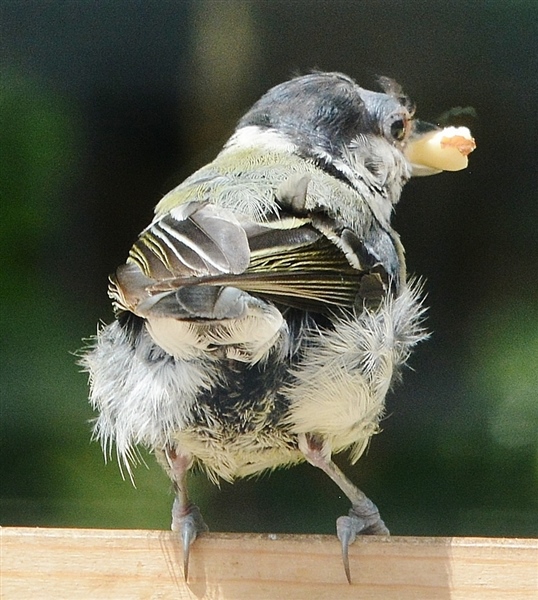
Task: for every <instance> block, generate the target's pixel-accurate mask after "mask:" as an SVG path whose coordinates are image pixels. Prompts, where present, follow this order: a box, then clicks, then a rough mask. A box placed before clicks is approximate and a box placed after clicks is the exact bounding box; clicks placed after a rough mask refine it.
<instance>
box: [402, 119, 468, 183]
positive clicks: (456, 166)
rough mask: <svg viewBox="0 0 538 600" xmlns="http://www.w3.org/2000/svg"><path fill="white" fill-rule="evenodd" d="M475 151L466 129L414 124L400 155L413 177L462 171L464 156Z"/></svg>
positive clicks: (421, 123)
mask: <svg viewBox="0 0 538 600" xmlns="http://www.w3.org/2000/svg"><path fill="white" fill-rule="evenodd" d="M475 148H476V143H475V141H474V138H473V137H472V136H471V132H470V131H469V129H468V128H467V127H445V128H444V129H443V128H441V127H437V126H436V125H430V124H429V123H425V122H422V121H415V122H414V128H413V132H412V133H411V137H410V139H409V142H408V143H407V145H406V147H405V150H404V154H405V157H406V158H407V160H408V161H409V164H410V165H411V169H412V175H413V177H420V176H424V175H435V174H436V173H440V172H441V171H461V169H465V168H466V167H467V164H468V159H467V156H468V155H469V154H470V153H471V152H472V151H473V150H474V149H475Z"/></svg>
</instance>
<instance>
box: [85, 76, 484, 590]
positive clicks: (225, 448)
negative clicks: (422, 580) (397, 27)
mask: <svg viewBox="0 0 538 600" xmlns="http://www.w3.org/2000/svg"><path fill="white" fill-rule="evenodd" d="M380 84H381V87H382V90H383V91H382V92H373V91H369V90H366V89H363V88H361V87H359V86H358V85H357V84H356V83H355V82H354V81H353V80H352V79H351V78H349V77H347V76H345V75H343V74H340V73H324V72H321V73H312V74H308V75H305V76H300V77H296V78H294V79H291V80H290V81H287V82H285V83H282V84H280V85H277V86H276V87H274V88H272V89H271V90H269V91H268V92H267V93H266V94H265V95H264V96H263V97H262V98H261V99H260V100H259V101H258V102H257V103H256V104H254V106H253V107H252V108H251V109H250V110H249V111H248V112H247V113H246V114H245V116H244V117H243V118H242V119H241V120H240V121H239V123H238V125H237V128H236V129H235V132H234V133H233V135H232V136H231V138H230V139H229V140H228V141H227V143H226V144H225V146H224V148H223V149H222V151H221V152H220V153H219V154H218V156H217V157H216V158H215V160H214V161H213V162H211V163H210V164H208V165H206V166H205V167H203V168H201V169H200V170H198V171H197V172H195V173H194V174H193V175H191V176H190V177H188V178H187V179H186V180H185V181H184V182H183V183H181V184H180V185H179V186H178V187H176V188H175V189H173V190H172V191H171V192H170V193H168V194H167V195H166V196H165V197H164V198H163V199H162V200H161V201H160V202H159V203H158V205H157V207H156V210H155V218H154V219H153V221H152V223H151V224H150V225H149V227H147V228H146V229H145V230H144V231H143V232H142V233H141V234H140V236H139V237H138V239H137V240H136V242H135V243H134V245H133V246H132V248H131V250H130V252H129V256H128V258H127V261H126V263H125V264H124V265H122V266H120V267H119V268H118V269H117V271H116V273H115V274H114V275H113V276H112V277H111V280H110V286H109V295H110V297H111V298H112V300H113V304H114V309H115V314H116V319H115V321H114V322H113V323H111V324H109V325H106V326H103V327H102V328H100V330H99V331H98V334H97V336H96V337H95V339H94V340H93V342H92V344H91V347H90V348H88V349H86V351H85V354H84V357H83V359H82V364H83V365H84V367H85V369H87V371H88V372H89V374H90V388H91V392H90V402H91V404H92V406H93V407H94V408H95V409H96V410H97V411H98V417H97V419H96V421H95V425H94V434H95V437H96V438H98V439H99V440H100V441H101V443H102V445H103V448H104V451H105V452H106V453H107V454H108V453H110V451H111V447H112V446H113V445H114V446H115V448H116V451H117V454H118V456H119V458H120V460H121V461H122V462H123V463H124V464H125V465H126V467H127V469H130V465H131V463H132V461H133V459H135V457H136V448H137V446H139V445H141V446H145V447H147V448H149V449H150V450H152V451H153V452H154V453H155V454H156V456H157V458H158V460H159V461H160V463H161V464H162V465H163V466H164V468H165V469H166V472H167V473H168V475H169V476H170V478H171V480H172V482H173V485H174V489H175V495H176V496H175V501H174V505H173V508H172V529H173V530H174V531H177V532H178V534H179V536H180V538H181V540H182V546H183V553H184V574H185V578H187V575H188V565H189V551H190V547H191V544H192V543H193V541H194V540H195V539H196V537H197V535H198V534H199V533H201V532H204V531H206V530H207V527H206V525H205V523H204V521H203V519H202V516H201V514H200V511H199V510H198V508H197V506H196V505H195V504H194V503H193V502H192V501H191V500H190V498H189V495H188V492H187V483H186V476H187V472H188V471H189V469H190V468H191V467H192V466H193V465H198V466H200V467H201V468H202V469H204V470H205V471H206V473H207V474H208V476H209V478H210V479H211V480H213V481H218V480H219V479H220V478H222V479H224V480H226V481H232V480H234V479H235V478H239V477H245V476H250V475H254V474H257V473H260V472H261V471H264V470H267V469H274V468H276V467H280V466H288V465H293V464H295V463H299V462H301V461H305V460H306V461H307V462H309V463H310V464H312V465H314V466H315V467H318V468H319V469H321V470H322V471H324V472H325V473H326V474H327V475H328V476H329V477H330V478H331V479H332V480H333V481H334V482H335V483H336V485H337V486H338V487H339V488H340V489H341V490H342V492H343V493H344V494H345V495H346V496H347V497H348V498H349V500H350V502H351V508H350V510H349V514H348V515H346V516H342V517H340V518H339V519H338V520H337V534H338V537H339V539H340V540H341V545H342V554H343V561H344V567H345V572H346V575H347V578H348V580H350V571H349V559H348V546H349V544H350V543H351V542H352V541H353V540H354V539H355V536H356V535H357V534H382V535H385V534H388V529H387V527H386V526H385V524H384V522H383V521H382V519H381V517H380V515H379V511H378V509H377V508H376V506H375V504H374V503H373V502H372V501H371V500H369V499H368V498H367V496H366V495H365V494H364V493H363V492H362V491H361V490H360V489H359V488H357V487H356V486H355V485H354V484H353V483H352V482H351V481H350V480H349V479H348V478H347V477H346V476H345V475H344V474H343V473H342V472H341V471H340V469H339V468H338V467H337V466H336V465H335V463H334V462H333V460H332V455H333V454H334V453H338V452H341V451H343V450H346V449H347V450H349V452H350V458H351V462H352V463H354V462H355V461H357V460H358V458H359V457H360V456H361V454H362V453H363V451H364V449H365V448H366V445H367V443H368V440H369V439H370V437H371V436H372V434H374V433H376V431H377V430H378V423H379V420H380V418H381V417H382V416H383V410H384V403H385V396H386V394H387V391H388V390H389V389H390V387H391V385H392V384H393V382H394V380H395V379H396V378H397V377H398V373H399V372H400V369H401V367H402V365H403V364H404V363H405V362H406V360H407V358H408V356H409V354H410V352H411V350H412V348H413V347H414V346H415V345H416V344H417V343H418V342H420V341H421V340H423V339H424V338H425V337H426V335H427V334H426V332H425V330H424V327H423V318H424V307H423V304H422V302H421V297H420V296H421V294H420V285H419V284H417V283H416V282H413V281H412V280H411V281H410V280H409V278H408V277H407V275H406V266H405V260H404V251H403V247H402V244H401V242H400V239H399V237H398V235H397V233H396V232H395V231H394V230H393V229H392V227H391V224H390V218H391V213H392V212H393V208H394V206H395V204H396V203H397V202H398V200H399V198H400V194H401V191H402V188H403V186H404V185H405V183H406V182H407V181H408V179H409V178H410V177H411V176H412V175H413V174H414V173H416V174H421V175H424V174H432V173H436V172H439V171H440V170H443V169H445V168H446V169H448V170H455V168H462V167H461V166H457V167H455V168H454V169H452V167H451V164H450V156H451V152H452V153H453V151H454V148H455V149H456V155H457V156H458V157H459V158H461V157H462V156H466V154H467V153H468V152H469V151H470V147H471V146H472V145H473V144H474V142H471V141H470V139H469V138H470V136H468V135H467V133H465V132H464V133H463V135H459V136H458V135H457V134H454V133H453V132H449V133H448V134H447V135H445V136H444V137H443V130H440V128H438V127H435V126H431V125H427V124H424V123H422V122H420V121H417V120H416V119H414V118H413V113H414V108H413V105H412V104H411V102H410V101H409V99H408V98H407V97H406V96H405V95H404V94H403V93H402V90H401V89H400V87H399V86H398V85H397V84H396V83H395V82H393V81H392V80H389V79H385V78H382V79H381V80H380ZM459 133H460V134H461V132H459ZM439 135H441V137H440V139H441V141H440V142H439V141H438V142H435V140H434V142H432V143H430V146H428V143H429V140H430V141H431V139H432V138H435V139H437V138H439ZM435 136H437V137H435ZM460 138H462V139H463V141H462V139H460ZM443 139H444V142H443ZM432 144H433V146H435V144H437V145H436V146H435V148H434V149H433V150H432V147H433V146H432ZM471 149H472V148H471ZM436 153H437V154H436ZM432 157H433V158H432ZM458 164H459V163H458Z"/></svg>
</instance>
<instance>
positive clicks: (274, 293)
mask: <svg viewBox="0 0 538 600" xmlns="http://www.w3.org/2000/svg"><path fill="white" fill-rule="evenodd" d="M388 286H389V276H388V275H387V271H386V270H385V268H384V267H383V266H382V264H381V262H380V260H379V259H378V258H377V257H376V256H375V255H374V254H373V253H372V252H370V251H369V250H368V249H367V246H366V245H365V244H364V243H362V242H361V240H359V239H358V237H357V236H356V235H355V234H354V233H353V232H352V231H350V230H349V229H346V228H345V227H343V226H341V225H340V224H338V223H337V222H336V221H334V220H331V219H330V218H329V217H327V216H326V215H322V214H314V215H301V216H294V215H291V214H286V213H282V214H281V215H279V218H276V219H274V220H273V221H268V222H267V223H263V224H260V223H255V222H252V221H248V220H245V219H244V218H242V217H240V216H238V215H235V214H234V213H233V212H232V211H230V210H227V209H225V208H222V207H218V206H215V205H212V204H210V203H207V202H197V201H193V202H188V203H187V204H184V205H181V206H179V207H177V208H174V209H173V210H172V211H170V212H169V213H167V214H166V215H164V216H163V217H160V218H159V219H157V220H156V221H154V223H152V225H150V227H148V228H147V229H146V230H145V231H144V232H142V234H141V235H140V237H139V239H138V240H137V242H136V243H135V244H134V246H133V247H132V249H131V251H130V254H129V259H128V261H127V263H126V264H125V265H123V266H122V267H120V268H119V269H118V270H117V272H116V274H115V276H113V277H112V278H111V285H110V290H109V293H110V295H111V297H112V298H113V300H114V303H115V306H116V308H118V309H120V310H128V311H131V312H133V313H135V314H138V315H139V316H143V317H146V318H147V317H173V318H176V319H187V320H190V319H192V320H204V319H207V320H221V319H230V318H234V317H238V316H240V315H241V314H242V312H243V310H244V299H245V295H248V296H249V297H252V296H253V297H255V298H259V299H261V300H268V301H272V302H275V303H277V304H280V305H283V306H291V307H298V308H301V309H304V310H310V311H314V312H327V311H331V310H334V309H336V308H338V307H345V308H352V307H357V306H361V305H362V304H363V303H364V302H367V303H372V302H374V303H375V302H378V301H379V300H380V299H381V298H382V296H383V295H384V294H386V292H387V289H388Z"/></svg>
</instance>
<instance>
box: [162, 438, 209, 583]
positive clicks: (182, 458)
mask: <svg viewBox="0 0 538 600" xmlns="http://www.w3.org/2000/svg"><path fill="white" fill-rule="evenodd" d="M165 456H166V461H167V463H168V467H169V474H170V477H171V479H172V481H173V483H174V491H175V493H176V497H175V499H174V505H173V506H172V531H177V532H178V533H179V535H180V537H181V545H182V547H183V575H184V577H185V581H187V578H188V576H189V553H190V547H191V544H192V543H193V542H194V540H195V539H196V537H197V536H198V534H199V533H203V532H204V531H208V527H207V525H206V524H205V523H204V520H203V518H202V514H201V513H200V509H199V508H198V507H197V506H196V504H194V503H193V502H191V500H190V498H189V495H188V493H187V471H188V470H189V469H190V467H191V465H192V456H190V455H189V454H182V453H181V452H179V451H178V450H176V449H174V448H170V447H168V448H166V450H165Z"/></svg>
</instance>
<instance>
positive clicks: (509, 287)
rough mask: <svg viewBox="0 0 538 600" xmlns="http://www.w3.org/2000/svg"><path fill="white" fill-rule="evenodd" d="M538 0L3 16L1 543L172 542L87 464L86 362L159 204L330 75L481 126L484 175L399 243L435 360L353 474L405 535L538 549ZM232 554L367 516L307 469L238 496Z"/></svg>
mask: <svg viewBox="0 0 538 600" xmlns="http://www.w3.org/2000/svg"><path fill="white" fill-rule="evenodd" d="M537 23H538V4H537V3H536V1H535V0H528V1H523V0H521V1H512V2H506V1H502V0H498V1H495V0H490V1H476V0H473V1H458V0H453V1H451V2H446V0H443V1H439V0H430V1H429V2H426V1H419V0H406V1H403V0H402V1H394V0H362V1H355V2H344V1H341V0H332V1H330V0H328V1H321V0H295V1H293V2H290V1H287V0H267V1H261V0H259V1H256V0H252V1H246V0H245V1H240V0H226V1H208V0H198V1H190V2H189V1H184V2H180V1H175V2H170V1H166V0H160V1H154V2H151V1H134V0H133V1H130V2H128V1H125V0H100V1H99V2H89V1H86V2H76V1H69V2H59V1H47V2H45V1H42V2H39V1H32V0H28V1H24V2H10V1H6V0H4V2H2V4H1V6H0V24H1V32H0V34H1V35H0V37H1V44H2V48H1V50H2V53H1V61H0V76H1V89H0V136H1V138H0V152H1V156H0V186H1V206H2V208H1V215H2V216H1V220H0V231H1V235H0V244H1V249H2V255H1V256H2V259H1V260H2V263H1V268H0V280H1V284H2V294H1V299H2V307H1V316H0V318H1V320H2V326H1V335H0V344H1V349H2V354H1V357H2V358H1V361H0V373H1V388H0V389H1V402H2V406H1V450H0V452H1V454H0V456H1V473H0V486H1V489H0V493H1V498H0V523H1V524H3V525H41V526H62V527H63V526H67V527H88V526H89V527H131V528H146V527H147V528H168V527H169V523H170V516H169V514H170V513H169V511H170V506H171V502H172V494H171V490H170V486H169V483H168V481H167V479H166V477H165V476H164V475H163V474H162V473H161V470H160V468H159V467H158V466H157V465H156V463H155V461H154V459H153V458H152V457H151V456H147V458H146V460H147V465H148V468H146V467H145V466H141V467H139V468H137V469H136V471H135V480H136V485H137V489H134V488H133V486H132V485H131V483H130V482H129V481H124V480H122V478H121V475H120V472H119V469H118V465H117V463H116V462H115V461H112V462H111V463H109V464H107V465H105V464H104V461H103V457H102V454H101V450H100V448H99V446H98V444H97V443H95V442H91V441H90V437H91V433H90V431H91V427H90V424H89V420H90V419H91V418H92V413H91V410H90V408H89V406H88V405H87V400H86V398H87V382H86V376H85V375H84V374H81V373H80V372H79V369H78V367H77V366H76V356H74V353H75V352H76V351H77V349H79V348H80V347H81V346H82V345H83V342H82V338H84V337H88V336H90V335H92V334H93V333H94V332H95V331H96V327H97V322H98V321H99V320H100V319H103V320H105V321H108V320H110V319H111V318H112V311H111V308H110V305H109V301H108V298H107V296H106V287H107V276H108V274H109V273H110V272H112V271H113V270H114V269H115V267H116V266H117V265H119V264H120V263H122V262H123V261H124V259H125V257H126V253H127V251H128V249H129V246H130V244H131V243H132V242H133V241H134V239H135V236H136V235H137V233H138V232H139V231H140V230H141V229H142V228H143V227H144V226H145V225H146V224H147V223H148V222H149V220H150V218H151V215H152V208H153V206H154V204H155V203H156V202H157V201H158V200H159V199H160V198H161V197H162V195H163V194H164V193H166V192H167V191H168V190H169V189H170V188H172V187H173V186H174V185H176V184H177V183H179V182H180V181H181V179H182V178H183V177H185V176H186V175H187V174H189V173H190V172H192V171H193V170H194V169H195V168H197V167H199V166H201V165H202V164H203V163H204V162H205V161H207V160H209V159H210V158H211V157H212V156H214V155H215V154H216V152H217V151H218V149H219V147H220V146H221V145H222V143H223V142H224V141H225V139H226V137H227V136H228V135H229V134H230V132H231V131H232V129H233V127H234V123H235V121H236V119H237V118H238V117H239V116H240V115H241V114H242V113H243V112H244V111H245V109H246V108H248V106H249V105H250V104H251V103H252V102H253V101H255V100H256V99H257V98H258V97H259V96H260V94H262V93H263V92H264V91H266V89H268V88H269V87H270V86H272V85H274V84H276V83H279V82H281V81H283V80H284V79H287V78H289V77H290V76H291V75H293V74H295V73H297V72H306V71H308V70H309V69H312V68H320V69H327V70H339V71H343V72H345V73H347V74H349V75H351V76H353V77H354V78H356V79H357V80H358V81H359V82H360V83H361V84H362V85H364V86H365V87H372V86H374V85H375V77H376V76H377V75H381V74H383V75H388V76H391V77H394V78H396V79H397V80H398V81H400V82H401V83H402V85H403V86H404V89H405V90H406V91H407V93H408V94H409V95H410V96H411V97H412V98H413V99H414V100H415V101H416V103H417V105H418V114H419V115H420V116H421V117H422V118H424V119H435V117H436V116H437V115H439V114H441V113H442V112H443V111H445V110H447V109H449V108H451V107H454V106H460V105H463V106H467V105H470V106H473V107H474V108H475V109H476V112H477V114H478V117H477V119H476V120H474V121H473V123H472V124H471V127H472V129H473V133H474V135H475V137H476V139H477V143H478V149H477V150H476V152H475V153H474V154H473V155H472V156H471V160H470V167H469V169H467V170H466V171H463V172H459V173H454V174H450V173H446V174H441V175H438V176H435V177H431V178H425V179H419V180H414V181H412V182H411V183H410V184H409V185H408V186H407V188H406V190H405V192H404V196H403V199H402V202H401V203H400V205H399V206H398V207H397V213H396V216H395V227H396V229H397V230H398V231H399V232H400V234H401V236H402V239H403V242H404V245H405V246H406V249H407V258H408V265H409V269H410V271H412V272H414V273H417V274H421V275H423V276H424V277H425V278H426V279H427V284H426V287H427V291H428V304H429V305H430V307H431V308H430V311H429V320H428V324H429V327H430V329H431V330H432V331H433V336H432V338H431V340H430V341H429V342H427V343H425V344H423V345H422V346H421V347H420V348H419V349H418V350H417V352H416V353H415V354H414V356H413V357H412V359H411V366H412V368H413V369H412V370H407V371H406V373H405V376H404V385H403V386H399V387H398V388H397V389H396V390H395V391H394V393H392V394H391V396H390V398H389V400H388V410H387V413H388V414H387V418H386V419H385V421H384V422H383V429H384V431H383V433H382V434H381V435H380V436H377V437H375V438H374V439H373V441H372V443H371V446H370V448H369V451H368V453H367V454H366V455H365V456H364V457H363V458H362V459H361V460H360V461H359V463H358V464H357V465H356V466H354V467H349V466H348V465H347V462H346V457H345V456H342V457H340V458H339V462H340V464H341V465H342V466H343V468H344V469H345V471H346V472H347V473H348V474H349V475H350V477H351V478H352V479H353V480H354V481H355V482H357V483H358V484H360V486H361V487H362V488H363V489H364V491H365V492H366V493H368V494H369V495H370V497H372V498H373V499H374V500H375V502H376V503H377V504H378V506H379V507H380V509H381V512H382V515H383V517H384V519H385V521H386V522H387V524H388V526H389V527H390V529H391V530H392V532H393V533H395V534H400V535H485V536H498V535H505V536H536V535H538V275H537V265H538V176H537V168H538V164H537V160H536V156H537V152H536V143H537V142H536V140H537V139H538V131H537V125H538V118H537V112H536V110H537V109H536V107H537V105H538V25H537ZM191 481H192V483H191V486H192V490H193V496H194V499H195V500H196V501H197V502H198V503H199V505H200V507H201V509H202V512H203V513H204V514H205V517H206V520H207V522H208V524H209V526H210V527H211V529H213V530H217V531H218V530H230V531H278V532H283V531H285V532H326V533H330V532H332V531H333V530H334V519H335V518H336V517H337V516H338V515H340V514H343V513H344V512H346V511H347V509H348V503H347V501H346V500H345V498H342V497H341V494H340V493H339V491H338V490H337V489H336V487H335V486H334V485H333V484H332V483H331V482H330V481H329V480H328V479H327V478H326V477H325V476H324V475H323V474H322V473H320V472H318V471H317V470H315V469H314V468H312V467H308V466H305V465H303V466H300V467H296V468H294V469H291V470H282V471H279V472H276V473H274V474H271V475H270V476H266V475H264V476H262V477H261V478H259V479H257V480H250V481H244V482H239V483H237V484H236V485H234V486H230V485H228V484H223V485H222V488H221V489H220V491H219V490H218V489H217V488H216V487H215V486H212V485H211V484H209V483H208V482H207V481H206V479H205V478H204V477H203V476H202V475H199V474H195V475H193V477H192V480H191Z"/></svg>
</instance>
